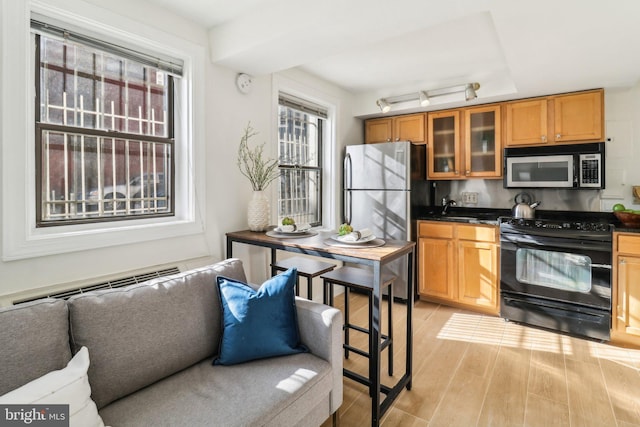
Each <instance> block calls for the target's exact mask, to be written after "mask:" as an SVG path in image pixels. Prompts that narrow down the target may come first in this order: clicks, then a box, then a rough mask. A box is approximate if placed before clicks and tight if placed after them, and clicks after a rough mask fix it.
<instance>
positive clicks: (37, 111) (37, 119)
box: [33, 32, 176, 227]
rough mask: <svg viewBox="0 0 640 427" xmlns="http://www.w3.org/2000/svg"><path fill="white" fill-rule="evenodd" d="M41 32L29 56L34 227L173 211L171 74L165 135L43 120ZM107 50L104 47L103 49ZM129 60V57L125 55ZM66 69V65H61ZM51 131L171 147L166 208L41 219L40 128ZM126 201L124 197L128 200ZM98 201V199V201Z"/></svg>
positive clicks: (173, 131) (169, 74) (172, 90)
mask: <svg viewBox="0 0 640 427" xmlns="http://www.w3.org/2000/svg"><path fill="white" fill-rule="evenodd" d="M41 37H42V35H41V34H39V33H37V32H36V33H35V40H34V42H35V49H34V51H35V55H34V58H33V62H34V82H35V96H34V127H35V135H34V136H35V138H34V142H35V162H36V163H35V168H36V182H35V186H36V188H35V203H36V211H35V213H36V227H55V226H64V225H71V224H84V223H97V222H113V221H123V220H137V219H143V218H152V217H167V216H174V215H175V155H174V153H175V149H176V146H175V108H176V105H175V93H174V91H175V82H174V77H173V75H171V73H167V79H168V88H167V97H168V99H167V136H166V137H157V136H152V135H146V134H136V133H130V132H119V131H113V130H103V129H96V128H85V127H80V126H76V125H74V126H71V125H61V124H56V123H49V122H44V121H43V120H42V117H41V97H40V95H41V89H42V88H41V82H42V79H41V77H42V75H41V70H42V67H41V62H40V60H41V57H40V55H41V50H40V49H41V46H42V43H41V41H40V39H41ZM104 52H108V51H106V50H105V51H104ZM128 59H130V60H132V58H128ZM65 71H66V65H65ZM47 130H51V131H55V132H59V133H64V134H77V135H89V136H95V137H98V138H108V139H113V140H115V139H123V140H136V141H144V142H159V143H163V144H167V145H169V146H170V147H171V157H170V169H169V171H170V176H169V193H170V195H171V197H170V199H169V200H170V207H169V211H168V212H160V213H157V212H156V213H146V214H125V215H111V216H90V217H85V218H81V217H79V218H71V219H60V220H45V219H43V217H42V216H43V215H42V213H43V206H42V205H43V195H42V192H43V191H44V190H43V188H42V183H43V179H44V176H43V173H44V171H43V170H42V159H43V151H44V150H43V141H42V135H43V131H47ZM114 186H115V184H114ZM128 202H129V201H127V203H128ZM98 203H102V202H101V201H98Z"/></svg>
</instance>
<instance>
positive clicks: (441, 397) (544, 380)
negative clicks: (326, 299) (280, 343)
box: [323, 293, 640, 427]
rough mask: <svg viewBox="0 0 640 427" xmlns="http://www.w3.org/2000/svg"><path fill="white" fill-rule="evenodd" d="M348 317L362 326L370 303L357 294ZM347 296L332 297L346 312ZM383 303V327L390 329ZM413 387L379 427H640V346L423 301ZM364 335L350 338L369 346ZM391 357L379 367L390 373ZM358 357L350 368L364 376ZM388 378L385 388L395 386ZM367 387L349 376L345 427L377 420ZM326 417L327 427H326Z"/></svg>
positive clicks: (400, 308) (397, 314)
mask: <svg viewBox="0 0 640 427" xmlns="http://www.w3.org/2000/svg"><path fill="white" fill-rule="evenodd" d="M350 301H351V305H350V316H351V320H352V322H354V323H358V324H360V325H362V326H365V325H366V323H365V322H366V315H367V309H366V298H365V297H364V296H362V295H358V294H354V293H352V296H351V300H350ZM342 305H343V304H342V296H338V297H337V298H336V306H337V307H341V306H342ZM386 305H387V304H386V301H385V302H384V304H383V319H385V320H384V321H383V330H386V314H385V311H384V309H386ZM393 309H394V313H393V314H394V342H395V343H394V374H395V375H396V378H399V376H401V375H402V373H403V372H404V348H405V340H404V336H405V332H404V330H405V329H404V319H403V316H404V314H405V313H406V306H404V305H403V304H394V308H393ZM413 336H414V353H413V360H414V365H413V366H414V376H413V387H412V389H411V390H410V391H409V390H406V389H405V390H403V392H402V393H401V394H400V396H399V397H398V398H397V399H396V401H395V402H394V404H393V406H392V407H391V409H389V411H387V413H386V414H385V416H384V417H383V419H382V426H384V427H394V426H403V427H404V426H430V427H438V426H464V427H468V426H491V427H501V426H508V427H512V426H534V427H535V426H544V427H549V426H575V427H578V426H580V427H582V426H594V427H603V426H618V427H632V426H636V427H640V350H631V349H625V348H620V347H614V346H610V345H606V344H602V343H596V342H592V341H588V340H582V339H578V338H573V337H568V336H565V335H560V334H555V333H552V332H547V331H542V330H539V329H535V328H530V327H526V326H521V325H517V324H515V323H511V322H505V321H504V320H502V319H500V318H498V317H492V316H488V315H482V314H477V313H473V312H470V311H465V310H461V309H457V308H452V307H447V306H442V305H438V304H432V303H427V302H424V301H418V302H417V303H416V305H415V308H414V334H413ZM366 340H367V336H366V335H365V334H361V333H358V332H351V342H352V344H356V345H357V346H358V347H360V348H362V349H365V348H366ZM386 353H387V351H385V352H383V359H382V361H381V366H382V371H383V374H386V369H387V356H386ZM366 366H367V361H366V359H364V358H362V357H361V356H358V355H357V354H352V355H350V357H349V359H347V360H345V367H349V368H350V369H352V370H356V371H358V372H360V373H362V374H363V375H364V374H366ZM389 379H390V377H388V376H385V375H383V383H385V384H388V385H391V384H392V383H393V381H389ZM370 420H371V418H370V399H369V396H368V391H367V389H366V388H365V387H364V386H363V385H361V384H359V383H356V382H354V381H352V380H349V379H347V378H345V379H344V401H343V404H342V407H341V408H340V426H341V427H350V426H366V425H370V424H371V421H370ZM330 425H331V423H330V422H329V421H327V422H325V423H324V424H323V427H324V426H330Z"/></svg>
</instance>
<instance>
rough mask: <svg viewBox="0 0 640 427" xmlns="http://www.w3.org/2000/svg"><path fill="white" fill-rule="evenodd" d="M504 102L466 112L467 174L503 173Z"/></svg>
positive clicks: (487, 176) (492, 174) (495, 175)
mask: <svg viewBox="0 0 640 427" xmlns="http://www.w3.org/2000/svg"><path fill="white" fill-rule="evenodd" d="M500 117H501V109H500V105H493V106H488V107H478V108H469V109H466V110H465V113H464V123H465V125H464V128H465V131H464V153H465V167H464V169H465V170H464V176H466V177H483V178H492V177H500V176H502V164H501V163H502V138H501V132H500V131H501V125H500Z"/></svg>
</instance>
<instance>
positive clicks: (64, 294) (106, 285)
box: [13, 267, 180, 305]
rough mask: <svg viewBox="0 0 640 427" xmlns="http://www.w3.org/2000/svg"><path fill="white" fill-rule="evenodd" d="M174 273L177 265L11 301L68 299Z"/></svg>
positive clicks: (176, 271) (176, 270)
mask: <svg viewBox="0 0 640 427" xmlns="http://www.w3.org/2000/svg"><path fill="white" fill-rule="evenodd" d="M176 273H180V270H179V269H178V267H170V268H166V269H163V270H158V271H150V272H148V273H142V274H135V275H133V276H129V277H122V278H120V279H114V280H108V281H106V282H101V283H96V284H93V285H86V286H81V287H78V288H74V289H69V290H65V291H61V292H56V293H50V294H43V295H38V296H32V297H29V298H25V299H20V300H16V301H13V305H16V304H21V303H24V302H29V301H35V300H38V299H42V298H60V299H68V298H70V297H72V296H73V295H78V294H83V293H85V292H89V291H95V290H99V289H114V288H121V287H123V286H128V285H135V284H136V283H143V282H146V281H147V280H151V279H155V278H157V277H164V276H169V275H171V274H176Z"/></svg>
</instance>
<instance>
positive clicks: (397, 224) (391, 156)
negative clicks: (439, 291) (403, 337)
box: [343, 141, 429, 300]
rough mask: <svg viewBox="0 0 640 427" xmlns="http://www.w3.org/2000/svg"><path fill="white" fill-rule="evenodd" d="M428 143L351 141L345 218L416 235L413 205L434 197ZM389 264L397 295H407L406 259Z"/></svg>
mask: <svg viewBox="0 0 640 427" xmlns="http://www.w3.org/2000/svg"><path fill="white" fill-rule="evenodd" d="M425 148H426V147H425V146H424V145H414V144H411V143H410V142H409V141H400V142H388V143H381V144H363V145H350V146H347V147H346V154H345V159H344V175H343V183H344V187H343V188H344V194H343V195H344V200H343V209H344V215H343V221H344V222H348V223H349V224H351V225H352V226H353V227H354V229H356V230H360V229H363V228H369V229H370V230H371V231H373V233H374V234H375V235H376V236H377V237H380V238H383V239H395V240H411V239H412V237H413V233H412V230H411V225H412V221H411V211H412V206H413V205H421V204H422V205H426V204H427V203H428V202H427V201H428V199H429V197H428V193H429V188H428V185H427V181H426V149H425ZM387 268H388V269H389V270H391V271H392V272H393V273H394V274H395V275H396V276H397V277H398V279H397V280H396V282H395V283H394V288H393V294H394V295H393V296H394V297H395V298H398V299H401V300H406V299H407V284H406V283H407V271H406V260H403V259H400V260H397V261H395V262H393V263H391V264H389V265H388V267H387ZM414 271H415V270H414ZM414 295H417V293H415V292H414Z"/></svg>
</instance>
